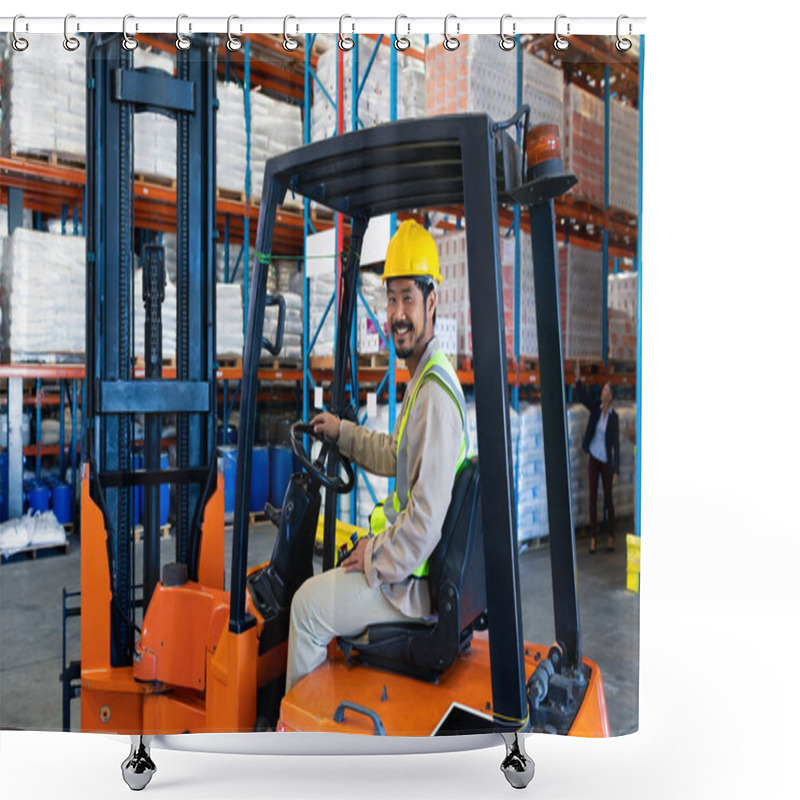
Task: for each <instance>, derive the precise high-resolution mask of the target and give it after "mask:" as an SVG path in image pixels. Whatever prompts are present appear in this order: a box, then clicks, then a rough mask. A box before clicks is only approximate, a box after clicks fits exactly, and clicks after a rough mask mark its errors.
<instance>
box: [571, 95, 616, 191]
mask: <svg viewBox="0 0 800 800" xmlns="http://www.w3.org/2000/svg"><path fill="white" fill-rule="evenodd" d="M561 137H562V142H561V144H562V153H563V159H564V169H565V170H566V171H567V172H573V173H574V174H575V175H576V176H577V178H578V183H577V184H576V185H575V186H574V187H573V188H572V189H570V191H569V195H570V196H571V197H573V198H574V199H575V200H578V201H581V202H586V203H590V204H591V205H594V206H604V204H605V192H604V187H605V106H604V103H603V101H602V100H601V99H600V98H599V97H596V96H595V95H593V94H591V93H590V92H587V91H586V90H585V89H581V87H580V86H576V85H575V84H569V85H568V86H567V87H566V88H565V89H564V125H563V127H562V130H561Z"/></svg>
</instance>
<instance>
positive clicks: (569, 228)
mask: <svg viewBox="0 0 800 800" xmlns="http://www.w3.org/2000/svg"><path fill="white" fill-rule="evenodd" d="M362 36H367V35H366V34H362ZM138 38H139V40H140V42H141V43H142V44H144V45H150V46H152V47H154V48H157V49H160V50H164V51H169V52H171V51H173V48H174V40H173V39H172V38H171V37H158V36H147V35H140V36H139V37H138ZM243 38H244V40H245V48H243V50H244V52H242V53H241V54H231V53H230V52H229V51H228V50H227V49H226V48H225V46H224V43H223V42H220V45H219V54H220V58H219V59H218V61H219V77H221V78H224V77H225V71H226V70H228V71H230V70H231V69H232V66H233V65H234V64H235V66H236V67H237V68H239V69H241V70H246V71H247V73H248V82H250V83H252V84H254V85H259V86H261V87H262V88H263V89H264V90H265V91H267V92H268V93H270V94H271V95H273V96H277V97H281V98H282V99H284V100H287V101H290V102H295V103H298V104H301V103H302V104H303V107H304V112H305V113H304V128H305V130H304V135H305V139H306V141H307V140H308V139H309V138H310V127H309V126H310V97H311V91H310V90H311V85H312V81H313V80H314V70H315V69H316V65H317V61H318V58H319V53H318V52H317V50H316V49H315V47H314V39H313V37H310V36H308V35H307V36H306V41H305V47H302V48H298V50H297V51H294V52H287V51H285V50H284V49H283V48H282V46H281V37H279V36H270V35H256V34H252V35H248V36H246V37H243ZM370 38H372V39H373V40H377V38H378V37H377V36H372V37H370ZM393 38H394V37H387V39H389V40H393ZM516 41H517V53H518V60H519V61H518V98H519V99H521V89H520V86H519V84H520V83H521V81H520V79H519V78H520V76H519V73H520V69H521V66H520V65H521V50H522V49H523V48H526V49H528V50H529V51H531V52H534V51H535V50H537V48H538V49H540V50H547V51H548V52H549V50H551V49H552V47H551V44H552V43H551V40H550V38H549V37H529V38H528V37H526V39H524V40H522V41H520V37H518V36H517V37H516ZM571 44H572V46H571V48H570V50H569V51H567V53H566V54H565V53H563V52H562V53H559V54H557V58H558V59H560V60H561V61H562V62H563V67H564V70H565V72H566V73H567V74H568V78H569V79H570V80H574V81H576V82H581V81H582V82H584V84H586V80H587V74H588V80H593V81H594V84H595V86H594V87H590V88H593V89H594V90H595V92H596V91H597V85H598V84H603V79H604V78H605V85H606V86H608V85H609V78H610V77H613V78H614V79H615V83H616V89H617V91H618V92H621V93H623V94H626V95H627V96H628V97H629V98H631V99H632V98H633V97H636V98H640V95H639V89H640V84H639V71H638V69H637V67H636V65H635V64H634V65H631V64H630V63H628V62H626V61H625V59H620V58H617V57H616V56H615V51H614V48H613V39H610V38H609V37H576V38H575V39H574V40H572V43H571ZM378 46H384V45H383V43H381V42H379V43H378V44H377V45H376V48H377V47H378ZM357 52H358V45H357V42H356V48H355V53H356V54H357ZM376 52H377V49H376V50H374V51H373V59H374V54H375V53H376ZM420 57H423V56H420ZM643 57H644V46H643V41H642V49H641V53H640V63H643ZM371 60H372V59H371ZM551 60H552V59H551ZM354 61H355V62H356V63H355V64H354V65H353V66H354V68H355V69H356V70H357V69H358V67H357V55H356V58H355V59H354ZM576 64H579V65H580V70H581V72H582V74H579V75H576V74H575V69H576V66H575V65H576ZM599 70H602V71H603V72H604V74H601V72H600V71H599ZM356 75H357V72H356ZM390 77H391V88H390V92H391V98H392V99H391V107H392V112H391V113H392V118H393V119H394V118H396V103H397V57H396V51H395V48H394V47H391V46H390ZM363 79H364V80H366V74H365V76H363ZM341 81H342V77H341V76H340V78H339V81H338V83H339V84H341ZM338 90H339V87H338V86H337V93H338ZM357 100H358V98H357V95H356V94H355V93H354V98H353V101H354V102H353V106H352V108H351V114H353V116H354V117H357V105H356V104H357ZM639 108H640V109H641V100H640V99H639ZM342 113H344V109H342ZM641 123H642V119H641V113H640V163H641ZM607 139H608V126H606V140H607ZM606 163H607V164H608V160H606ZM640 174H641V171H640ZM247 175H248V181H249V169H248V171H247ZM607 183H608V181H606V184H607ZM84 184H85V172H84V170H83V169H82V168H79V167H75V166H72V165H69V164H59V163H50V162H46V161H42V160H39V159H33V158H24V157H17V156H12V157H4V158H0V204H9V192H13V191H14V190H19V191H20V192H21V193H23V194H24V202H25V206H26V207H28V208H30V209H32V210H33V211H37V212H40V213H41V214H43V215H45V216H47V217H55V218H58V217H60V218H61V219H62V223H64V220H65V217H68V214H69V212H68V211H65V209H75V211H74V215H73V217H74V219H77V216H78V212H79V211H80V210H82V209H83V205H84V202H85V200H84V197H85V186H84ZM134 191H135V217H134V224H135V226H136V227H138V228H142V229H146V230H152V231H164V230H174V228H175V224H176V210H175V202H176V195H175V189H174V187H172V186H168V185H163V184H160V183H156V182H150V181H137V182H136V184H135V187H134ZM639 196H640V200H641V187H640V195H639ZM248 199H249V186H246V187H245V197H244V198H238V199H233V198H230V197H223V196H218V197H217V228H218V231H219V232H220V238H222V239H223V241H224V242H225V243H226V245H227V246H228V249H229V248H230V244H231V243H234V242H235V243H242V245H243V246H244V245H245V244H247V243H249V241H252V240H254V237H255V229H256V226H257V216H258V215H257V214H252V213H250V212H251V209H250V204H249V202H248ZM442 211H443V212H445V213H447V214H448V215H452V216H453V217H454V218H455V219H456V220H458V218H459V217H460V216H462V214H463V209H459V208H451V209H442ZM555 211H556V220H557V236H558V238H559V239H560V240H561V241H565V240H571V241H581V240H583V241H594V240H595V239H596V237H597V231H601V234H600V235H601V239H602V243H601V247H602V248H603V250H604V271H605V274H604V277H605V276H606V275H607V273H608V270H609V263H610V261H611V259H614V260H615V262H616V259H621V258H625V259H632V260H633V263H634V266H635V268H636V269H638V270H640V269H641V251H640V247H641V246H640V235H639V229H638V228H639V220H640V219H641V214H639V215H638V217H636V218H627V219H625V218H618V217H616V216H615V215H613V214H611V213H610V211H611V210H610V209H609V207H608V204H607V203H606V205H605V208H593V207H589V206H586V205H585V204H580V203H576V202H574V201H572V200H570V199H560V200H559V201H557V202H556V203H555ZM499 216H500V221H501V225H503V226H504V227H505V228H506V229H508V230H513V231H514V232H515V234H516V241H517V244H516V249H517V251H518V249H519V231H520V230H525V229H526V228H527V225H526V224H525V222H524V221H523V222H521V221H520V220H519V219H515V215H514V214H513V213H512V212H510V211H508V210H506V209H501V211H500V215H499ZM421 221H423V220H421ZM340 223H341V224H340V229H339V232H338V238H339V241H340V243H341V242H342V241H343V239H344V235H345V233H346V230H347V228H348V225H347V224H346V222H344V221H340ZM333 224H334V223H333V221H332V220H330V219H328V218H326V217H324V216H320V215H319V214H318V213H317V212H315V211H314V210H313V209H311V208H310V206H309V202H308V200H305V201H304V208H303V213H302V214H300V213H299V212H298V211H297V210H296V209H295V208H294V207H291V206H287V207H284V208H282V209H280V210H279V212H278V215H277V218H276V229H275V237H274V244H275V248H276V250H277V249H280V251H281V252H282V253H285V254H286V255H293V256H294V255H296V256H297V257H300V256H301V255H302V254H303V253H304V251H305V248H304V244H305V240H306V237H307V235H308V234H309V233H310V232H315V231H321V230H325V229H328V228H330V227H331V226H332V225H333ZM393 224H395V221H394V220H393ZM440 225H441V226H442V227H446V226H448V225H450V226H452V227H457V225H458V223H457V222H456V223H449V222H445V223H440ZM576 226H577V227H579V228H580V230H578V231H576V230H575V228H576ZM593 237H594V239H593ZM248 250H249V248H248ZM248 250H244V253H242V254H240V256H239V262H240V263H241V266H240V268H243V269H244V270H245V272H247V271H248V270H247V261H246V260H245V259H246V256H247V254H248ZM515 261H516V268H515V283H516V288H517V291H516V293H515V294H516V297H517V298H518V297H519V291H518V289H519V255H518V254H517V257H516V259H515ZM614 268H615V269H616V268H617V266H616V264H615V267H614ZM304 269H305V267H304ZM640 274H641V273H640ZM229 276H230V273H229ZM245 280H246V278H245ZM305 289H306V293H307V291H308V285H307V280H306V286H305ZM639 291H640V293H641V281H640V284H639ZM306 297H307V294H306ZM362 301H363V298H362ZM333 302H334V303H336V302H337V301H336V300H335V299H334V301H333ZM517 302H518V301H517ZM307 310H308V303H306V304H305V314H304V316H305V317H307ZM369 311H370V312H371V310H369ZM604 313H605V312H604ZM244 314H245V315H246V314H247V303H246V301H245V308H244ZM372 316H374V314H372ZM515 318H516V320H518V319H519V313H518V309H515ZM245 319H246V316H245ZM640 319H641V315H640ZM309 334H310V331H309V330H308V326H307V320H305V319H304V337H303V362H302V367H301V369H300V370H296V369H285V368H276V369H260V370H259V380H260V381H262V382H264V383H265V384H267V385H268V386H269V384H271V383H276V382H278V383H282V382H289V383H291V382H295V383H296V385H297V386H298V387H299V386H300V385H302V398H303V399H302V408H303V413H304V416H306V417H307V416H308V413H309V412H310V408H311V406H310V392H313V388H314V387H315V386H316V385H317V384H326V383H329V382H330V380H331V379H332V371H331V370H324V369H316V368H312V367H311V365H310V363H309V359H308V347H307V345H308V343H309V342H310V336H309ZM518 336H519V325H518V324H516V326H515V340H517V341H515V353H514V355H515V358H514V360H513V362H512V363H511V364H510V365H509V387H510V391H511V393H512V399H513V404H514V406H515V407H518V403H519V395H520V392H521V391H522V392H525V391H526V390H528V389H530V387H532V386H535V385H536V384H537V383H538V378H539V376H538V370H537V369H536V364H535V363H534V364H533V365H526V364H523V363H521V362H520V357H519V343H518ZM638 341H639V343H640V342H641V331H639V337H638ZM387 344H388V346H389V349H390V353H391V354H392V358H393V347H392V344H391V341H389V342H387ZM639 346H641V345H639ZM604 353H605V358H604V361H606V365H605V366H606V368H607V370H608V372H609V374H610V377H611V380H612V382H614V383H617V384H621V385H630V384H631V383H634V382H635V383H636V388H637V399H639V398H638V393H639V388H638V381H635V375H634V374H633V373H632V372H631V371H630V369H629V368H626V365H615V364H613V363H611V364H609V363H608V362H607V350H605V349H604ZM639 363H641V360H640V359H639ZM356 367H357V365H356ZM573 367H574V365H573V364H571V363H570V362H567V363H566V364H565V380H566V381H568V382H571V381H572V379H573V378H574V369H573ZM618 367H619V368H618ZM31 369H32V370H33V372H35V371H37V370H39V375H40V377H41V378H42V379H43V380H47V377H46V375H47V371H46V370H43V369H42V367H41V365H31ZM33 372H31V373H29V374H30V376H31V377H30V378H25V379H26V380H29V379H32V380H35V375H33ZM354 376H355V385H354V390H355V392H356V393H357V394H358V395H360V394H361V389H360V386H361V385H363V386H369V385H375V386H376V387H378V391H379V392H382V391H383V390H384V388H385V389H386V391H387V394H388V397H389V402H390V404H391V403H396V399H397V386H398V385H402V384H403V383H404V382H407V381H408V375H407V372H406V371H404V370H402V369H398V368H397V365H396V364H395V365H394V369H391V368H390V369H389V370H388V371H387V370H384V369H377V370H376V369H374V368H366V369H365V368H364V367H360V368H359V367H357V368H356V370H355V371H354ZM218 377H220V379H221V380H223V382H227V381H239V380H240V379H241V369H237V368H235V367H234V368H223V369H221V370H218ZM587 377H588V380H589V381H590V382H598V383H599V382H600V377H599V375H597V374H590V375H589V376H587ZM459 378H460V380H461V381H462V383H463V384H464V385H471V384H472V382H473V380H474V378H473V374H472V371H471V370H470V369H468V368H466V367H463V366H462V368H461V369H460V370H459ZM297 394H300V392H298V393H297ZM235 396H236V393H235V392H234V393H233V398H235ZM262 396H263V397H264V399H267V398H270V399H279V400H284V401H285V400H291V399H292V398H293V395H292V393H291V392H285V391H280V390H275V391H267V392H263V393H262ZM232 404H233V400H231V398H230V397H228V398H223V403H222V408H223V413H224V414H225V415H227V412H226V411H225V409H230V408H232ZM392 416H394V414H392ZM49 452H50V451H48V450H47V449H45V450H43V451H42V455H45V454H48V453H49Z"/></svg>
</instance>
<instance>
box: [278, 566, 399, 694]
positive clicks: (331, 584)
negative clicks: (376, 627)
mask: <svg viewBox="0 0 800 800" xmlns="http://www.w3.org/2000/svg"><path fill="white" fill-rule="evenodd" d="M408 619H410V617H407V616H406V615H405V614H403V613H402V612H400V611H398V610H397V609H396V608H395V607H394V606H393V605H392V604H391V603H390V602H389V601H388V600H387V599H386V597H385V595H384V594H383V592H382V591H381V588H380V585H378V586H375V587H373V588H370V587H369V585H368V584H367V579H366V577H365V576H364V573H363V572H345V571H344V570H343V569H342V568H341V567H337V568H336V569H331V570H328V571H327V572H323V573H321V574H320V575H315V576H314V577H313V578H309V579H308V580H307V581H306V582H305V583H304V584H303V585H302V586H301V587H300V588H299V589H298V590H297V593H296V594H295V596H294V599H293V600H292V609H291V621H290V625H289V657H288V662H287V665H286V691H287V693H288V692H289V691H290V690H291V689H292V688H293V687H294V686H295V684H296V683H297V682H298V681H299V680H300V679H301V678H303V677H304V676H306V675H308V673H309V672H311V671H312V670H314V669H316V668H317V667H318V666H320V664H322V663H324V661H325V659H326V657H327V648H328V643H329V642H331V641H332V640H333V639H334V638H335V637H336V636H357V635H358V634H360V633H361V632H362V631H363V630H364V629H365V628H366V627H367V626H368V625H373V624H377V623H381V622H398V621H404V620H408Z"/></svg>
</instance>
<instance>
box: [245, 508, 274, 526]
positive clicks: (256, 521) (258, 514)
mask: <svg viewBox="0 0 800 800" xmlns="http://www.w3.org/2000/svg"><path fill="white" fill-rule="evenodd" d="M265 522H269V523H272V520H270V518H269V517H268V516H267V515H266V514H265V513H264V512H263V511H251V512H250V524H251V525H262V524H263V523H265Z"/></svg>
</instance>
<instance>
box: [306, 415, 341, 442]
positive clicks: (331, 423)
mask: <svg viewBox="0 0 800 800" xmlns="http://www.w3.org/2000/svg"><path fill="white" fill-rule="evenodd" d="M309 425H311V427H312V428H314V433H317V434H323V435H325V436H327V437H328V439H330V440H331V441H332V442H337V441H339V431H340V430H341V428H342V421H341V420H340V419H339V417H337V416H336V415H335V414H330V413H328V412H327V411H323V412H322V413H321V414H317V415H316V416H315V417H313V418H312V420H311V422H310V423H309Z"/></svg>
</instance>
